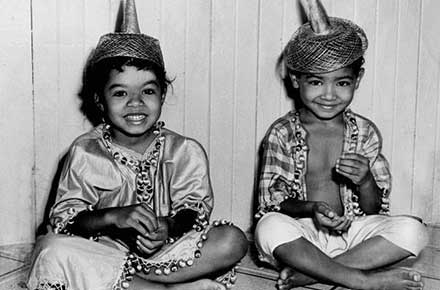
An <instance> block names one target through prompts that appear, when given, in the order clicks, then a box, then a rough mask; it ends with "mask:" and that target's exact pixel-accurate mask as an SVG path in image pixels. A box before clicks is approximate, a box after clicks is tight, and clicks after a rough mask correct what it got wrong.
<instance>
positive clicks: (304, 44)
mask: <svg viewBox="0 0 440 290" xmlns="http://www.w3.org/2000/svg"><path fill="white" fill-rule="evenodd" d="M307 5H308V7H309V9H308V10H309V13H308V16H309V22H308V23H306V24H304V25H302V26H301V27H300V28H299V29H298V30H297V31H296V33H295V34H294V35H293V36H292V38H291V40H290V41H289V43H288V44H287V46H286V48H285V50H284V53H283V59H284V61H285V64H286V66H287V72H288V74H289V77H290V79H291V82H292V86H293V87H294V88H295V89H297V91H298V93H299V97H300V100H301V102H302V106H301V107H300V108H298V109H297V110H296V111H292V112H289V113H287V114H286V115H285V116H284V117H281V118H280V119H278V120H277V121H275V123H273V124H272V126H271V127H270V129H269V130H268V132H267V134H266V136H265V138H264V140H263V144H262V146H263V157H262V171H261V175H260V182H259V213H258V214H257V217H261V219H260V220H259V221H258V224H257V226H256V230H255V241H256V245H257V248H258V250H259V253H260V258H261V259H262V260H263V261H266V262H269V263H271V264H272V265H273V266H275V267H278V268H279V269H280V270H281V272H280V276H279V280H278V283H277V284H278V287H279V289H282V290H284V289H291V288H292V287H295V286H300V285H305V284H311V283H316V282H317V281H321V282H329V283H333V284H338V285H343V286H345V287H349V288H353V289H387V290H393V289H394V290H402V289H422V287H423V283H422V281H421V275H420V274H419V273H418V272H416V271H414V270H412V269H402V268H396V269H385V268H384V267H385V266H389V265H392V264H394V263H396V262H398V261H400V260H402V259H405V258H407V257H409V256H417V255H418V254H419V253H420V251H421V250H422V248H423V247H424V246H425V245H426V244H427V233H426V229H425V227H424V225H423V224H422V223H420V222H419V221H418V220H416V219H415V218H412V217H408V216H395V217H391V216H387V215H386V214H387V213H388V211H389V210H388V196H389V193H390V188H391V176H390V173H389V169H388V163H387V161H386V159H385V158H384V157H383V155H382V153H381V146H382V144H381V143H382V140H381V137H380V134H379V131H378V129H377V128H376V126H375V125H374V124H373V123H372V122H371V121H369V120H367V119H365V118H364V117H362V116H360V115H358V114H355V113H353V112H352V111H351V110H350V109H348V107H349V105H350V103H351V101H352V99H353V95H354V92H355V90H356V89H357V88H358V86H359V83H360V81H361V79H362V76H363V74H364V69H363V68H362V63H363V61H364V60H363V55H364V52H365V50H366V48H367V38H366V36H365V33H364V32H363V30H362V29H361V28H360V27H358V26H357V25H356V24H354V23H352V22H351V21H348V20H345V19H339V18H327V15H326V13H325V11H324V9H323V7H322V5H321V4H320V3H319V2H316V1H310V3H309V4H307ZM309 5H310V6H309Z"/></svg>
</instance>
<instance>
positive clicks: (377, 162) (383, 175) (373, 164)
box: [361, 124, 391, 214]
mask: <svg viewBox="0 0 440 290" xmlns="http://www.w3.org/2000/svg"><path fill="white" fill-rule="evenodd" d="M361 154H363V155H364V156H365V157H367V158H368V159H369V160H370V170H371V173H372V174H373V177H374V180H375V181H376V184H377V186H378V187H379V188H380V190H381V192H382V205H381V207H382V209H381V210H380V213H381V214H388V213H389V195H390V192H391V173H390V167H389V164H388V161H387V160H386V158H385V157H384V156H383V154H382V136H381V135H380V132H379V130H378V129H377V128H376V126H374V124H371V125H370V126H369V128H368V131H367V138H366V140H365V142H364V144H363V147H362V152H361Z"/></svg>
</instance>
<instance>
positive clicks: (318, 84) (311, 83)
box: [308, 80, 322, 86]
mask: <svg viewBox="0 0 440 290" xmlns="http://www.w3.org/2000/svg"><path fill="white" fill-rule="evenodd" d="M308 84H309V85H312V86H320V85H322V81H320V80H309V81H308Z"/></svg>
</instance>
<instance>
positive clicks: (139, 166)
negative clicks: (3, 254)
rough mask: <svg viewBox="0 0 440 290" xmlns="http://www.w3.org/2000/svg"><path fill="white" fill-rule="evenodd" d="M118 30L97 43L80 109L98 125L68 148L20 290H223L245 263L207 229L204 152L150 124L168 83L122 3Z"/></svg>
mask: <svg viewBox="0 0 440 290" xmlns="http://www.w3.org/2000/svg"><path fill="white" fill-rule="evenodd" d="M123 31H124V32H122V33H111V34H107V35H104V36H103V37H101V39H100V42H99V43H98V45H97V48H96V50H95V52H94V54H93V57H92V58H91V60H90V69H89V70H88V72H87V74H86V79H87V81H88V83H87V84H85V85H86V86H87V85H91V86H92V89H85V90H84V92H85V93H84V96H83V98H85V103H84V104H83V105H87V104H94V105H95V106H96V107H97V108H98V110H95V113H97V114H100V115H101V116H102V117H103V118H104V120H105V123H106V124H101V125H99V126H97V127H96V128H94V129H93V130H91V131H90V132H89V133H86V134H84V135H82V136H81V137H79V138H77V139H76V140H75V141H74V142H73V144H72V146H71V147H70V150H69V153H68V157H67V161H66V164H65V167H64V169H63V172H62V175H61V179H60V182H59V186H58V191H57V199H56V203H55V205H54V206H53V207H52V210H51V214H50V221H51V226H52V232H50V233H48V234H47V235H46V236H44V237H42V238H40V239H39V240H38V242H37V245H36V248H35V250H34V255H33V263H32V269H31V271H30V275H29V281H28V286H29V289H32V290H34V289H74V290H79V289H83V290H92V289H93V290H98V289H106V290H107V289H126V288H129V289H226V288H230V287H231V286H232V284H233V283H234V281H235V279H236V277H235V275H234V272H233V271H230V272H227V273H226V274H225V272H226V271H227V270H228V269H230V268H231V267H232V266H233V265H234V264H235V263H236V262H237V261H239V260H240V259H241V258H242V257H243V256H244V254H245V252H246V249H247V241H246V238H245V236H244V234H243V232H242V231H241V230H239V229H238V228H236V227H234V226H232V225H231V223H229V222H226V221H224V220H223V221H220V222H218V221H216V222H214V223H213V224H209V222H208V218H209V215H210V213H211V210H212V207H213V196H212V191H211V184H210V179H209V173H208V162H207V159H206V155H205V152H204V151H203V149H202V147H201V145H200V144H199V143H197V142H196V141H194V140H192V139H189V138H186V137H183V136H180V135H178V134H176V133H174V132H172V131H170V130H168V129H165V128H164V127H163V123H162V122H161V121H158V119H159V117H160V114H161V108H162V104H163V102H164V97H165V94H166V89H167V85H168V84H169V80H168V79H167V77H166V74H165V67H164V63H163V59H162V53H161V50H160V46H159V43H158V41H157V40H156V39H154V38H152V37H149V36H147V35H144V34H140V33H139V28H138V26H137V20H136V12H135V7H134V3H133V1H127V4H126V9H125V17H124V23H123ZM87 98H88V99H87ZM87 100H88V103H87ZM85 238H90V239H85ZM219 274H223V276H222V277H221V278H220V279H217V281H214V280H211V279H207V278H204V279H201V278H202V277H211V278H212V277H214V276H216V275H219Z"/></svg>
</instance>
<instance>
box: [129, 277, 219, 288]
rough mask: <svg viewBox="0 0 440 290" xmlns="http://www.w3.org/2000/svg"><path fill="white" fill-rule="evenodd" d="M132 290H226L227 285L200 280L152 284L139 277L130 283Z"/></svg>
mask: <svg viewBox="0 0 440 290" xmlns="http://www.w3.org/2000/svg"><path fill="white" fill-rule="evenodd" d="M129 289H130V290H145V289H148V290H167V289H171V290H194V289H197V290H226V287H225V285H223V284H222V283H219V282H215V281H213V280H210V279H200V280H196V281H193V282H184V283H175V284H164V283H158V282H151V281H147V280H144V279H142V278H139V277H136V276H135V277H134V279H133V281H132V282H131V283H130V288H129Z"/></svg>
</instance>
